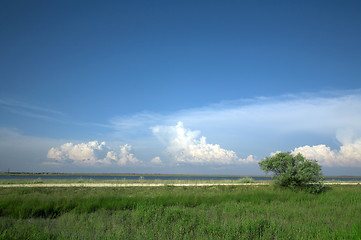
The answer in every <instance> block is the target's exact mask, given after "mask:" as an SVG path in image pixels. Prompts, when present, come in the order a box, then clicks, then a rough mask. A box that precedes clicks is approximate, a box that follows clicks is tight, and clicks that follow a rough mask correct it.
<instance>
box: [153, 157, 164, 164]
mask: <svg viewBox="0 0 361 240" xmlns="http://www.w3.org/2000/svg"><path fill="white" fill-rule="evenodd" d="M150 162H151V163H153V164H162V160H161V159H160V157H155V158H153V159H152V160H151V161H150Z"/></svg>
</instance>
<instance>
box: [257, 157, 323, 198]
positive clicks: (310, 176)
mask: <svg viewBox="0 0 361 240" xmlns="http://www.w3.org/2000/svg"><path fill="white" fill-rule="evenodd" d="M258 164H259V166H260V168H261V169H262V170H263V171H265V172H266V173H269V172H273V173H274V176H273V179H276V184H278V185H280V186H283V187H289V188H291V189H297V188H301V189H306V190H307V191H309V192H311V193H319V192H321V191H322V190H323V188H324V186H323V184H322V182H321V181H322V180H323V179H324V177H323V175H322V173H321V166H320V165H318V163H317V161H316V160H309V159H306V158H305V157H304V156H303V155H302V154H300V153H299V154H297V155H296V156H294V155H292V154H291V153H289V152H287V153H277V154H275V155H274V156H272V157H266V158H265V159H263V160H262V161H260V162H259V163H258Z"/></svg>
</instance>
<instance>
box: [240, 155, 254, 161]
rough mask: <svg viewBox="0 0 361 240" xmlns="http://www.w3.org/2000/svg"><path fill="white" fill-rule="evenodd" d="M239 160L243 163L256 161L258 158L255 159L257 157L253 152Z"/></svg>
mask: <svg viewBox="0 0 361 240" xmlns="http://www.w3.org/2000/svg"><path fill="white" fill-rule="evenodd" d="M239 162H241V163H253V162H256V159H255V157H254V156H253V155H252V154H251V155H249V156H248V157H246V158H240V159H239Z"/></svg>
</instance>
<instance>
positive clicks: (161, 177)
mask: <svg viewBox="0 0 361 240" xmlns="http://www.w3.org/2000/svg"><path fill="white" fill-rule="evenodd" d="M242 178H247V177H243V176H182V175H159V176H158V175H140V174H139V175H124V176H122V175H91V174H85V175H81V174H74V175H65V174H64V175H63V174H56V175H45V174H44V175H43V174H39V175H21V174H19V175H17V174H15V175H0V179H94V180H140V179H142V180H239V179H242ZM251 178H252V179H253V180H256V181H265V180H266V181H267V180H272V179H271V177H270V176H263V177H261V176H256V177H251ZM325 181H361V177H325Z"/></svg>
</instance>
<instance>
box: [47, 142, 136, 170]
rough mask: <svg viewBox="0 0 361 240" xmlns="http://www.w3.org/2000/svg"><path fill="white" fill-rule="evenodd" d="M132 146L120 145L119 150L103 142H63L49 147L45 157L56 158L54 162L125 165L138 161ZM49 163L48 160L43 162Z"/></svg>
mask: <svg viewBox="0 0 361 240" xmlns="http://www.w3.org/2000/svg"><path fill="white" fill-rule="evenodd" d="M131 149H132V147H131V146H130V145H128V144H126V145H123V146H122V145H121V146H120V147H119V150H115V151H114V150H112V149H111V148H110V147H108V146H106V143H105V142H102V143H98V142H97V141H91V142H88V143H80V144H75V145H74V144H73V143H65V144H63V145H61V146H60V147H57V148H54V147H53V148H51V149H50V150H49V151H48V154H47V157H48V158H49V159H54V160H56V163H74V164H78V165H96V164H100V165H102V164H106V165H109V164H118V165H126V164H127V163H133V164H134V163H140V161H139V160H138V159H137V158H136V157H134V154H132V153H130V152H131ZM44 164H49V162H44Z"/></svg>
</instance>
